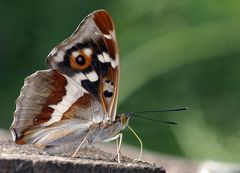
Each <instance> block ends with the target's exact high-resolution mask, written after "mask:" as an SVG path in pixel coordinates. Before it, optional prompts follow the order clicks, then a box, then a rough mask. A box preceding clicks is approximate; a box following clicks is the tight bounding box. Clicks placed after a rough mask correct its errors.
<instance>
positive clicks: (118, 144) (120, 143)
mask: <svg viewBox="0 0 240 173" xmlns="http://www.w3.org/2000/svg"><path fill="white" fill-rule="evenodd" d="M122 136H123V135H122V133H119V134H117V135H116V136H114V137H112V138H109V139H106V140H104V142H110V141H113V140H116V142H117V155H118V163H121V152H120V149H121V145H122Z"/></svg>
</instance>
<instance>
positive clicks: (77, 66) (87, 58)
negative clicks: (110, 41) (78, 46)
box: [69, 50, 92, 71]
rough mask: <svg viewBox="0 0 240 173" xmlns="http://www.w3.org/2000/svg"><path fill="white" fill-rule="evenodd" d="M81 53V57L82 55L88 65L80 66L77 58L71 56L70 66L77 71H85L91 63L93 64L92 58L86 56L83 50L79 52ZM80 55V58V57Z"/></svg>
mask: <svg viewBox="0 0 240 173" xmlns="http://www.w3.org/2000/svg"><path fill="white" fill-rule="evenodd" d="M78 52H79V55H82V56H83V57H84V58H85V61H86V63H85V64H84V65H79V64H78V63H77V62H76V58H77V57H74V56H73V55H71V56H70V59H69V60H70V66H71V68H72V69H75V70H81V71H82V70H84V69H86V68H88V67H89V66H90V65H91V62H92V57H91V56H87V55H86V54H84V52H83V51H81V50H78ZM79 55H78V56H79Z"/></svg>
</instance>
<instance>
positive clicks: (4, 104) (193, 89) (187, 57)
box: [0, 0, 240, 163]
mask: <svg viewBox="0 0 240 173" xmlns="http://www.w3.org/2000/svg"><path fill="white" fill-rule="evenodd" d="M100 8H103V9H106V10H108V11H109V12H110V13H111V15H112V17H113V19H114V22H115V25H116V29H117V35H118V41H119V46H120V54H121V83H120V85H121V87H120V100H119V109H118V112H126V111H137V110H145V109H164V108H176V107H180V106H188V107H189V108H190V109H189V110H188V111H185V112H180V113H162V114H145V116H148V117H151V118H156V119H162V120H174V121H176V122H178V125H177V126H171V125H164V124H158V123H154V122H151V121H147V120H143V119H139V118H132V119H131V122H130V124H131V126H132V127H133V128H134V129H135V131H136V132H137V133H138V134H139V136H140V137H141V139H142V140H143V142H144V147H145V148H146V149H150V150H153V151H156V152H160V153H166V154H172V155H176V156H183V157H186V158H189V159H197V160H205V159H213V160H219V161H225V162H232V163H239V161H240V58H239V56H240V48H239V47H240V46H239V45H240V1H238V0H211V1H209V0H195V1H193V0H182V1H178V0H172V1H168V0H161V1H160V0H159V1H157V0H155V1H153V0H151V1H147V0H131V1H130V0H118V1H109V0H108V1H107V0H102V1H97V0H95V1H94V0H85V1H83V0H69V1H62V0H49V1H42V0H37V1H30V0H25V1H16V0H15V1H7V0H5V1H3V0H1V1H0V18H1V25H0V75H1V80H0V82H1V85H0V98H1V99H0V106H1V107H0V108H1V109H0V128H6V129H7V128H8V127H9V125H10V124H11V121H12V112H13V111H14V109H15V103H14V101H15V99H16V98H17V97H18V95H19V90H20V88H21V87H22V85H23V81H24V78H25V77H26V76H28V75H30V74H32V73H34V72H35V71H36V70H40V69H45V68H46V65H45V58H46V56H47V54H48V53H49V52H50V51H51V49H52V48H53V47H54V46H55V45H56V44H58V43H59V42H61V41H62V40H63V39H65V38H66V37H68V36H69V35H70V34H71V33H72V32H73V31H74V30H75V28H76V26H77V25H78V24H79V23H80V21H81V20H82V19H83V18H84V17H85V16H86V15H87V14H88V13H90V12H92V11H94V10H96V9H100ZM124 135H125V136H124V142H125V143H128V144H131V145H136V146H138V143H137V140H136V138H135V137H134V136H133V135H132V134H131V133H130V132H129V131H128V130H126V131H125V132H124Z"/></svg>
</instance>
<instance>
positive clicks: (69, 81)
mask: <svg viewBox="0 0 240 173" xmlns="http://www.w3.org/2000/svg"><path fill="white" fill-rule="evenodd" d="M47 64H48V66H49V67H50V68H51V69H49V70H44V71H38V72H36V73H35V74H33V75H31V76H29V77H27V78H26V79H25V83H24V86H23V88H22V90H21V94H20V96H19V98H18V99H17V100H16V111H15V112H14V121H13V123H12V125H11V132H12V134H13V137H14V140H15V142H16V143H18V144H25V143H33V144H35V145H37V146H39V147H43V148H47V149H48V151H49V152H50V153H51V152H54V153H59V152H63V150H64V151H65V150H71V148H76V145H79V143H80V142H81V140H82V139H83V138H84V137H85V136H86V135H87V132H88V130H89V128H90V127H91V125H92V124H93V123H99V122H101V121H103V120H104V119H106V115H107V116H108V117H109V118H111V119H114V118H115V114H116V104H117V94H118V83H119V56H118V49H117V43H116V34H115V30H114V26H113V23H112V19H111V17H110V16H109V14H108V13H107V12H106V11H103V10H99V11H96V12H93V13H91V14H90V15H89V16H88V17H86V18H85V19H84V20H83V22H82V23H81V24H80V26H79V27H78V28H77V30H76V31H75V32H74V33H73V35H72V36H71V37H70V38H68V39H66V40H65V41H64V42H63V43H61V44H59V45H58V46H56V47H55V48H54V49H53V51H52V52H51V53H50V54H49V56H48V58H47Z"/></svg>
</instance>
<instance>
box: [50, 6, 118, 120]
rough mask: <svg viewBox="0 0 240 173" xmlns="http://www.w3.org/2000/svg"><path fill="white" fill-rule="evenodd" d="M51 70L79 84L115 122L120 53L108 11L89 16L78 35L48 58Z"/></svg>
mask: <svg viewBox="0 0 240 173" xmlns="http://www.w3.org/2000/svg"><path fill="white" fill-rule="evenodd" d="M47 64H48V66H49V68H52V69H57V70H59V71H60V72H61V73H63V74H66V75H67V76H68V77H70V78H71V79H73V80H74V81H76V82H77V83H78V84H79V85H81V86H82V87H83V88H84V89H86V90H87V91H88V92H89V93H90V94H91V95H93V96H94V97H95V98H96V99H97V100H98V101H99V102H100V103H101V105H102V107H103V111H104V113H105V114H106V115H107V116H109V118H110V119H112V120H114V119H115V116H116V106H117V97H118V88H119V87H118V85H119V53H118V45H117V39H116V33H115V28H114V24H113V22H112V19H111V16H110V15H109V14H108V13H107V12H106V11H104V10H98V11H95V12H93V13H91V14H90V15H88V16H87V17H86V18H85V19H84V20H83V21H82V22H81V24H80V25H79V26H78V28H77V29H76V31H75V32H74V33H73V34H72V35H71V36H70V37H69V38H68V39H66V40H65V41H63V42H62V43H61V44H59V45H57V46H56V47H55V48H54V49H53V50H52V52H51V53H50V54H49V55H48V58H47Z"/></svg>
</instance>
